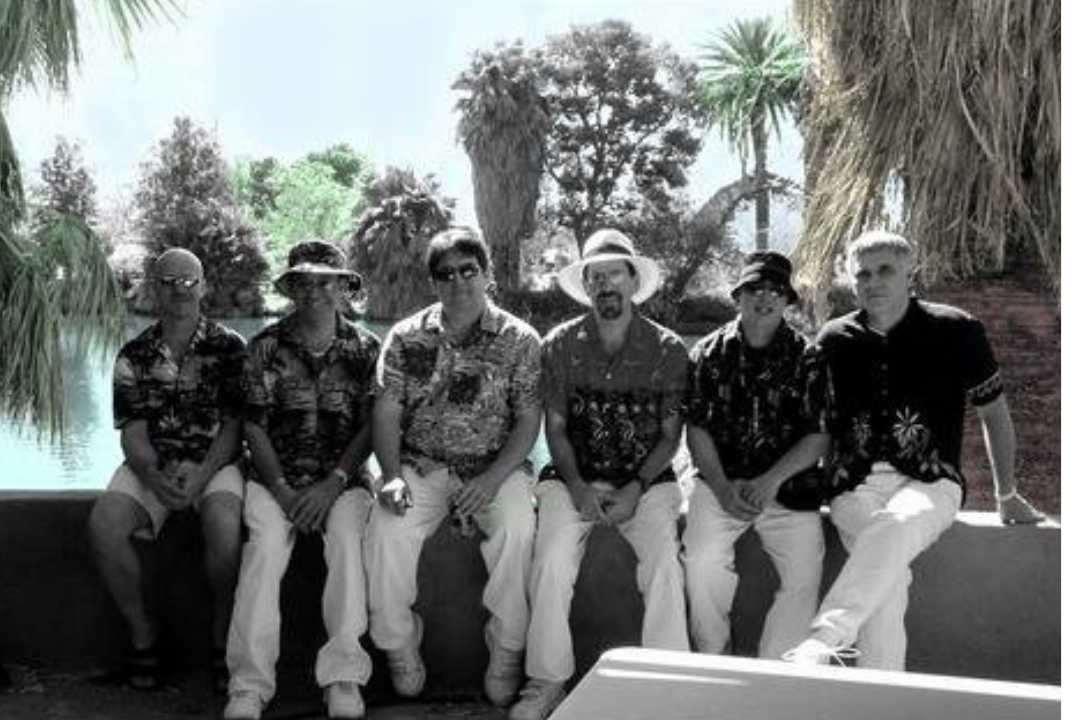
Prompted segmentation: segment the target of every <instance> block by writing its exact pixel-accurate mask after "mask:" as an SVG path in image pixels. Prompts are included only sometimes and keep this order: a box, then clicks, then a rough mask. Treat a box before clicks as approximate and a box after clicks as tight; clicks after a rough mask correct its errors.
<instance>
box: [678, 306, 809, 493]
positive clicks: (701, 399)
mask: <svg viewBox="0 0 1080 720" xmlns="http://www.w3.org/2000/svg"><path fill="white" fill-rule="evenodd" d="M690 361H691V365H690V378H689V382H688V384H689V392H688V399H687V422H689V423H692V424H693V425H696V426H698V427H700V428H702V429H703V430H705V431H706V432H707V433H708V434H709V436H710V437H711V438H712V441H713V443H714V444H715V446H716V450H717V453H718V454H719V456H720V463H721V465H723V468H724V472H725V474H726V475H727V477H728V478H729V479H730V480H735V479H742V480H749V479H752V478H754V477H756V476H758V475H760V474H761V473H763V472H765V471H767V470H768V469H769V468H771V467H772V466H773V465H774V464H776V461H777V460H779V459H780V458H781V457H782V456H783V455H784V454H785V453H786V452H787V451H788V450H790V449H791V448H792V447H793V446H794V445H795V444H796V443H797V442H798V441H799V440H801V439H802V438H803V437H805V436H806V435H809V434H811V433H825V432H828V427H827V423H828V414H827V413H828V408H829V392H830V387H829V376H828V371H827V368H826V366H825V361H824V358H823V357H822V355H821V353H820V351H819V350H818V349H817V347H815V346H814V345H813V344H811V343H810V341H809V340H807V339H806V338H804V337H803V336H802V335H800V334H798V333H796V332H795V331H794V330H792V328H791V327H790V326H789V325H788V324H787V323H786V322H782V323H781V324H780V326H779V328H778V329H777V331H776V334H775V335H774V336H773V339H772V341H771V342H770V343H769V344H768V345H767V346H766V347H764V348H760V349H756V348H752V347H750V345H749V344H748V343H747V342H746V341H745V339H744V338H743V334H742V331H741V329H740V322H739V320H738V319H735V320H732V321H731V322H730V323H728V324H727V325H724V326H723V327H721V328H720V329H718V330H716V331H714V332H713V333H711V334H709V335H706V336H705V337H704V338H702V339H701V340H700V341H698V343H697V344H696V345H694V348H693V350H692V351H691V352H690ZM821 481H822V478H821V473H820V472H819V470H818V468H816V467H812V468H808V469H806V470H804V471H802V472H800V473H797V474H796V475H794V476H793V477H791V478H789V479H788V480H787V481H785V482H784V484H783V485H781V486H780V489H779V491H778V492H777V501H778V502H779V503H780V504H781V505H784V506H785V507H788V508H791V509H796V510H811V509H813V510H816V509H817V508H818V507H820V505H821V502H822V500H823V499H824V498H823V496H822V494H821V493H822V488H821Z"/></svg>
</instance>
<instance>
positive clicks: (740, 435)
mask: <svg viewBox="0 0 1080 720" xmlns="http://www.w3.org/2000/svg"><path fill="white" fill-rule="evenodd" d="M791 270H792V268H791V262H790V261H789V260H788V259H787V258H786V257H784V256H783V255H781V254H780V253H778V252H775V251H771V250H766V251H758V252H754V253H751V254H750V255H748V256H747V257H746V261H745V263H744V264H743V268H742V272H741V274H740V275H739V280H738V282H737V283H736V285H735V287H734V289H733V290H732V291H731V295H732V298H733V299H734V300H735V303H736V306H737V308H738V311H739V314H738V316H737V317H736V318H735V319H734V320H732V321H731V322H729V323H727V324H726V325H724V326H723V327H721V328H719V329H718V330H716V331H714V332H712V333H710V334H709V335H706V336H705V337H704V338H702V339H701V340H700V341H699V342H698V343H697V344H696V345H695V346H694V348H693V349H692V350H691V351H690V360H691V367H690V379H689V383H688V384H689V387H690V389H689V392H688V400H687V430H686V439H687V444H688V445H689V447H690V452H691V455H692V456H693V458H694V466H695V468H696V470H697V477H696V482H695V484H694V489H693V492H692V494H691V496H690V502H689V510H688V512H687V517H686V531H685V532H684V533H683V545H684V547H685V553H684V564H685V566H686V593H687V599H688V601H689V602H688V604H689V612H690V636H691V639H692V640H693V644H694V649H695V650H697V651H698V652H709V653H722V652H725V651H727V650H730V648H729V647H728V643H729V641H730V638H731V622H730V613H731V606H732V602H733V600H734V599H735V590H736V588H737V586H738V582H739V576H738V575H737V574H736V571H735V541H736V540H738V539H739V537H740V536H742V534H743V533H745V532H746V531H748V530H751V529H752V530H754V531H755V532H756V533H757V534H758V536H759V537H760V538H761V544H762V547H763V548H764V549H765V552H766V553H767V554H768V556H769V558H770V559H771V560H772V563H773V565H774V566H775V568H776V571H777V574H778V575H779V576H780V587H779V588H778V589H777V591H776V596H775V598H774V599H773V603H772V607H771V608H770V609H769V612H768V614H767V615H766V618H765V626H764V628H763V629H762V633H761V641H760V644H759V646H758V654H759V656H761V657H764V658H771V659H775V660H778V659H780V656H781V655H782V654H783V652H784V651H785V650H788V649H789V648H790V647H791V646H792V645H793V644H795V643H796V642H798V641H799V640H801V639H802V636H803V633H804V632H805V630H806V626H807V625H808V624H809V623H810V619H811V618H812V617H813V616H814V612H815V611H816V610H817V602H818V592H819V589H820V585H821V570H822V561H823V559H824V557H825V541H824V538H823V535H822V529H821V515H820V512H819V510H820V508H821V503H822V502H823V501H824V497H823V495H822V488H821V472H820V469H819V468H818V461H819V460H820V459H821V457H822V455H823V454H824V453H825V452H826V451H827V450H828V447H829V436H828V432H827V429H826V420H827V417H828V415H827V413H828V396H829V381H828V373H827V372H826V368H825V362H824V359H823V358H822V356H821V353H820V352H819V351H818V350H817V348H816V347H815V346H814V345H813V344H812V343H811V342H810V341H808V340H807V339H806V338H805V337H803V336H802V335H801V334H799V332H798V331H797V330H795V329H794V328H792V327H791V325H789V324H788V322H787V320H786V319H785V317H784V311H785V310H786V309H787V307H788V306H789V305H791V304H792V303H794V302H796V301H797V300H798V295H797V294H796V292H795V289H794V288H793V287H792V285H791Z"/></svg>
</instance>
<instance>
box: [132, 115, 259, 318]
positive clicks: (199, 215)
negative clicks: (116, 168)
mask: <svg viewBox="0 0 1080 720" xmlns="http://www.w3.org/2000/svg"><path fill="white" fill-rule="evenodd" d="M135 203H136V211H137V226H138V229H139V232H140V233H141V235H142V237H143V241H144V243H145V245H146V249H147V262H150V261H152V259H153V258H154V257H156V256H157V255H158V254H159V253H161V252H162V251H164V250H165V249H167V248H170V247H182V248H186V249H188V250H191V251H192V252H193V253H195V255H197V256H198V257H199V259H200V260H201V261H202V263H203V268H204V272H205V276H206V287H207V294H206V298H205V299H204V307H205V310H206V312H207V313H209V314H211V315H215V316H219V317H229V316H237V315H243V316H248V315H259V314H261V313H262V310H263V297H262V293H261V290H260V288H259V285H260V283H261V282H262V281H263V280H264V278H265V276H266V271H267V263H266V258H265V257H264V251H263V247H262V241H261V240H260V239H259V237H258V235H257V233H256V231H255V228H254V227H252V225H251V224H250V222H249V221H248V220H247V218H246V217H245V215H244V213H243V211H242V209H241V207H240V206H239V204H238V203H237V202H236V198H235V196H234V194H233V191H232V188H231V187H230V185H229V178H228V172H227V168H226V165H225V161H224V160H223V159H222V158H221V152H220V150H219V148H218V144H217V142H216V141H215V140H214V138H213V137H212V136H211V135H210V134H209V133H208V132H207V131H206V130H203V129H201V128H199V127H197V126H196V125H195V124H194V123H193V122H192V121H191V120H190V119H188V118H177V119H176V121H175V122H174V126H173V132H172V134H171V135H170V136H169V137H168V138H166V139H164V140H162V141H161V142H159V143H158V147H157V149H156V151H155V153H154V155H153V157H152V158H151V159H150V160H149V161H147V162H146V163H144V164H143V168H142V177H141V179H140V181H139V185H138V189H137V190H136V193H135ZM148 269H149V268H147V270H148Z"/></svg>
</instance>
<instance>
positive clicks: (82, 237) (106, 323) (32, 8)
mask: <svg viewBox="0 0 1080 720" xmlns="http://www.w3.org/2000/svg"><path fill="white" fill-rule="evenodd" d="M96 4H97V5H98V6H99V7H100V9H101V10H102V12H104V13H105V14H106V15H107V17H108V18H109V20H110V21H111V23H112V24H113V25H114V26H115V28H116V29H117V31H118V36H119V37H120V38H121V42H122V43H123V46H124V49H125V51H126V52H130V49H131V48H130V40H131V37H132V34H133V33H134V31H135V30H136V29H137V28H138V27H140V26H141V25H142V24H143V23H144V22H145V21H147V20H149V19H150V18H152V17H154V16H155V15H167V14H168V12H169V10H170V9H173V8H176V0H100V1H99V2H98V3H96ZM76 5H77V3H76V2H75V0H53V1H52V2H47V3H46V2H40V0H5V2H2V3H0V348H3V354H4V361H3V362H2V363H0V420H3V421H5V422H10V423H12V424H16V425H21V424H23V423H25V422H27V421H29V422H31V423H33V424H35V425H36V426H37V427H38V428H39V429H41V430H47V431H48V432H49V433H50V435H52V436H53V437H55V436H57V435H58V433H59V431H60V430H61V428H62V423H63V418H64V410H63V404H62V394H61V388H62V376H61V373H60V362H59V347H60V341H61V334H60V325H61V321H63V320H72V321H74V322H73V324H74V326H75V327H77V328H78V329H79V330H80V333H79V338H78V339H79V340H80V342H82V341H93V342H94V343H96V344H99V345H100V346H101V347H105V346H107V345H108V344H109V343H112V342H115V341H117V340H118V339H119V337H120V332H121V327H122V324H121V319H122V312H121V308H122V305H121V301H120V297H119V291H118V289H117V286H116V283H115V281H114V280H113V276H112V273H111V272H110V271H109V268H108V265H107V264H106V262H105V254H104V247H103V245H102V243H101V242H100V239H99V238H97V236H96V235H95V234H94V232H93V231H92V230H91V229H90V228H89V227H88V226H87V225H86V223H85V222H83V221H82V220H81V219H79V218H75V217H73V216H65V215H62V214H58V215H57V216H55V217H54V218H53V219H52V220H51V221H50V222H47V223H45V224H43V225H41V226H39V227H36V228H34V229H33V230H32V231H31V230H29V229H28V224H27V222H26V216H27V212H26V200H25V196H24V193H23V185H22V180H21V177H20V171H19V161H18V156H17V155H16V152H15V144H14V141H13V139H12V137H11V135H10V133H9V131H8V126H7V121H6V120H5V118H4V113H3V107H4V104H5V103H6V101H7V100H8V98H10V97H11V96H12V95H13V94H14V93H15V92H16V91H17V90H20V89H22V88H24V87H36V86H42V85H44V86H46V87H48V88H50V89H54V90H58V91H65V90H67V88H68V85H69V74H70V72H71V71H72V70H73V69H74V68H75V67H77V66H78V64H79V61H80V58H81V56H80V52H79V17H78V9H77V8H76Z"/></svg>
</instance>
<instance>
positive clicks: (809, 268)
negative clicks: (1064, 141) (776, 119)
mask: <svg viewBox="0 0 1080 720" xmlns="http://www.w3.org/2000/svg"><path fill="white" fill-rule="evenodd" d="M795 7H796V16H797V19H798V22H799V25H800V28H801V30H802V32H803V34H804V35H805V37H806V40H807V43H808V45H809V47H810V51H811V56H812V57H813V58H814V67H813V74H812V76H811V77H812V80H813V82H812V84H811V87H810V93H809V97H810V102H809V104H808V108H807V113H806V116H805V119H804V130H803V132H804V136H805V138H806V146H805V154H806V157H807V177H808V180H809V181H810V183H811V187H810V188H809V195H808V202H807V205H806V209H805V213H804V216H803V224H804V232H803V239H802V241H801V243H800V245H799V248H798V251H797V254H796V256H797V260H798V261H799V262H798V264H799V266H800V267H801V272H802V274H803V275H804V276H805V279H806V280H809V281H810V284H811V285H812V286H813V287H815V288H817V297H816V298H815V299H816V301H817V302H816V304H817V305H818V307H819V308H820V309H822V310H825V309H826V308H827V297H826V294H827V293H828V288H829V287H830V284H831V280H832V279H833V276H834V269H835V261H836V259H837V258H838V257H839V256H840V255H841V254H842V252H843V249H844V245H845V244H846V243H847V242H848V241H849V240H851V239H852V238H853V237H855V236H856V235H858V234H859V233H860V232H861V231H862V230H864V229H867V228H871V227H879V226H881V225H883V224H886V222H887V217H886V216H887V212H886V211H887V210H888V209H889V207H888V206H889V199H890V191H891V190H897V191H898V192H897V193H896V198H897V199H896V201H895V203H894V204H896V205H898V206H899V207H900V212H899V217H897V218H895V221H894V223H893V227H894V229H896V230H898V231H900V232H902V233H903V234H905V235H906V236H907V237H909V238H910V239H911V240H912V241H913V242H915V243H916V245H917V246H918V248H919V251H920V261H921V271H922V274H923V278H924V279H925V280H926V281H927V282H928V283H929V284H933V283H934V282H936V281H938V280H942V279H953V278H972V277H976V276H983V277H986V276H994V275H999V274H1000V273H1002V272H1004V271H1006V270H1012V269H1023V268H1024V267H1026V266H1027V265H1028V264H1029V263H1034V264H1036V265H1037V266H1041V270H1042V272H1041V275H1042V278H1041V279H1042V280H1043V281H1044V282H1045V283H1046V284H1047V285H1049V286H1050V287H1052V288H1053V289H1054V290H1055V291H1056V290H1058V289H1059V287H1060V266H1061V3H1058V2H1042V1H1041V0H1001V2H998V3H995V4H994V9H993V10H992V11H988V9H987V6H986V4H985V3H982V2H977V1H976V0H958V1H957V2H949V3H931V4H928V5H926V6H925V7H921V8H920V9H919V11H918V12H910V8H909V7H908V6H907V5H904V4H898V3H893V2H886V1H885V0H864V1H863V2H857V3H851V2H841V1H840V0H814V1H813V2H811V1H809V0H796V3H795ZM821 314H825V313H824V312H822V313H821Z"/></svg>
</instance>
